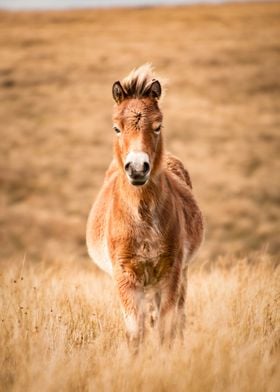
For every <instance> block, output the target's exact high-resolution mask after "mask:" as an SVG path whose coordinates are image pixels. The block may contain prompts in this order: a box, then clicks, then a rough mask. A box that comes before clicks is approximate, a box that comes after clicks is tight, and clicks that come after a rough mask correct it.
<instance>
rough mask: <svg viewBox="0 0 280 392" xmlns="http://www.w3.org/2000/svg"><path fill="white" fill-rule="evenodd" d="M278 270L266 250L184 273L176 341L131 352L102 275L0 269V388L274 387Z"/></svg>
mask: <svg viewBox="0 0 280 392" xmlns="http://www.w3.org/2000/svg"><path fill="white" fill-rule="evenodd" d="M279 281H280V268H279V267H276V265H275V264H273V263H272V261H271V260H269V259H268V258H267V257H265V256H258V258H256V259H252V260H251V261H250V262H249V261H248V260H236V259H235V260H231V263H229V261H228V260H222V259H221V260H220V261H219V262H218V263H216V264H215V265H213V264H211V265H205V266H201V267H199V268H198V267H197V268H195V266H193V268H192V269H191V271H190V279H189V295H188V304H187V309H188V310H187V314H188V317H187V319H188V322H187V328H186V336H185V339H184V341H183V342H181V341H175V344H174V347H173V348H171V349H169V348H166V347H161V348H160V349H159V347H158V345H157V342H156V340H155V339H149V337H148V340H147V342H146V344H144V346H143V347H141V350H140V352H139V354H138V355H137V356H133V355H132V354H131V353H130V351H129V349H128V347H127V344H126V339H125V336H124V328H123V323H122V318H121V314H120V309H119V304H118V303H117V299H116V295H115V291H114V289H113V286H112V283H111V281H110V280H109V278H106V277H105V276H103V275H101V273H100V275H99V274H98V273H96V271H95V270H94V268H92V269H91V268H90V266H88V265H87V264H83V263H82V265H77V263H71V262H70V263H69V264H68V265H67V264H65V263H63V264H59V263H53V264H51V265H50V264H47V265H46V264H39V265H34V263H30V264H28V263H27V264H26V265H24V266H22V265H21V266H16V265H15V266H14V267H11V268H9V269H7V270H6V271H2V273H1V276H0V314H1V320H0V322H1V328H0V347H1V357H0V358H1V359H0V361H1V362H0V389H1V390H2V391H32V392H33V391H34V392H37V391H41V392H43V391H155V392H158V391H190V392H192V391H197V392H198V391H199V392H201V391H221V392H222V391H243V392H245V391H248V392H252V391H254V392H258V391H260V392H278V391H279V388H280V374H279V371H280V329H279V327H280V291H279Z"/></svg>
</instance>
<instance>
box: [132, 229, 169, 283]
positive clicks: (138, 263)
mask: <svg viewBox="0 0 280 392" xmlns="http://www.w3.org/2000/svg"><path fill="white" fill-rule="evenodd" d="M143 232H144V233H145V234H143V235H142V236H140V238H138V239H137V241H136V244H135V246H136V249H135V257H134V258H133V260H132V261H131V269H132V270H133V273H134V274H135V276H136V278H137V281H138V283H139V284H140V285H141V286H143V287H147V286H152V285H155V284H157V283H158V282H159V281H160V280H161V279H162V278H163V276H164V275H165V274H166V272H167V271H168V269H169V268H170V264H171V262H170V259H169V258H168V257H167V256H166V254H165V252H164V242H163V239H162V238H161V235H160V233H159V232H158V231H157V230H156V229H155V228H153V227H152V228H146V230H143Z"/></svg>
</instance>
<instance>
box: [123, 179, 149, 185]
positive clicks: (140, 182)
mask: <svg viewBox="0 0 280 392" xmlns="http://www.w3.org/2000/svg"><path fill="white" fill-rule="evenodd" d="M128 179H129V182H130V183H131V185H134V186H143V185H145V184H146V182H147V181H148V179H149V177H145V178H131V177H128Z"/></svg>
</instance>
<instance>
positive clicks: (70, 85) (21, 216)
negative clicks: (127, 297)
mask: <svg viewBox="0 0 280 392" xmlns="http://www.w3.org/2000/svg"><path fill="white" fill-rule="evenodd" d="M279 21H280V4H279V3H269V2H267V3H265V2H264V3H256V4H227V5H219V6H218V5H217V6H190V7H163V8H140V9H131V10H103V11H101V10H91V11H71V12H70V11H69V12H44V13H30V12H26V13H23V12H17V13H16V12H14V13H13V12H11V13H9V12H0V59H1V61H0V137H1V139H0V140H1V143H0V189H1V197H0V239H1V247H0V325H1V327H0V390H1V391H3V392H4V391H5V392H6V391H16V392H21V391H25V390H26V391H32V392H33V391H34V392H35V391H36V392H37V391H40V392H43V391H48V392H49V391H54V392H55V391H99V390H101V391H106V392H107V391H145V392H146V391H166V392H167V391H168V392H169V391H189V392H193V391H197V392H201V391H203V392H204V391H221V392H222V391H223V392H224V391H231V392H241V391H242V392H243V391H248V392H252V391H253V392H255V391H256V392H258V391H262V392H278V391H279V390H280V368H279V363H280V329H279V328H280V313H279V312H280V310H279V309H280V287H279V281H280V271H279V254H280V241H279V217H280V209H279V204H280V203H279V201H280V200H279V195H280V189H279V172H280V160H279V149H280V143H279V129H280V72H279V69H280V68H279V64H280V23H279ZM145 62H152V63H153V64H154V66H155V68H156V70H157V71H158V73H159V75H161V76H162V77H163V78H167V80H168V83H167V86H168V88H167V93H166V96H165V98H164V100H163V102H162V110H163V113H164V131H163V132H164V133H165V144H166V147H167V148H168V150H170V151H171V152H172V153H174V154H175V155H177V156H178V157H179V158H180V159H182V161H183V162H184V164H185V165H186V167H187V168H188V170H189V172H190V174H191V177H192V182H193V184H194V191H195V195H196V197H197V199H198V201H199V204H200V206H201V209H202V211H203V214H204V217H205V221H206V226H207V232H206V239H205V244H204V246H203V248H202V250H201V252H200V254H199V255H198V258H197V263H196V264H195V263H194V265H193V266H192V267H191V270H190V279H189V295H188V308H187V312H188V322H187V324H188V325H187V328H186V336H185V341H184V342H183V344H181V343H180V342H175V346H174V348H173V349H171V350H168V349H167V348H165V347H162V348H161V349H159V347H158V346H157V343H156V340H155V339H153V338H152V337H150V339H149V340H148V342H147V343H146V344H145V345H144V346H143V347H142V349H141V352H140V353H139V355H138V356H137V357H133V356H131V354H130V352H129V350H128V348H127V346H126V341H125V332H124V328H123V322H122V319H121V315H120V310H119V305H118V301H117V298H116V293H115V291H114V287H113V285H112V282H111V281H110V280H109V278H107V277H106V276H104V275H103V274H102V273H101V272H99V271H97V269H96V268H95V267H94V265H93V264H92V263H90V261H89V258H88V256H87V252H86V247H85V225H86V218H87V214H88V212H89V209H90V206H91V203H92V201H93V199H94V197H95V196H96V194H97V192H98V190H99V188H100V186H101V184H102V179H103V175H104V172H105V170H106V168H107V166H108V164H109V162H110V160H111V157H112V139H113V135H112V133H113V131H112V128H111V127H112V124H111V108H112V103H113V102H112V97H111V86H112V84H113V82H114V81H115V80H118V79H120V78H122V77H123V76H125V75H126V74H127V73H128V72H129V71H130V70H131V69H132V68H133V67H135V66H138V65H140V64H142V63H145ZM277 266H278V267H277Z"/></svg>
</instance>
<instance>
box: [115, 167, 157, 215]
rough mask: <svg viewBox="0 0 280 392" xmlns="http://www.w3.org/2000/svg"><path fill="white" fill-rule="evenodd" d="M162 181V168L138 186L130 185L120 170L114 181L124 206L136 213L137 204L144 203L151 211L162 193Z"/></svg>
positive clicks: (141, 204)
mask: <svg viewBox="0 0 280 392" xmlns="http://www.w3.org/2000/svg"><path fill="white" fill-rule="evenodd" d="M163 183H164V173H163V172H162V170H158V171H157V172H156V173H154V174H153V175H152V176H151V178H150V179H149V181H148V183H147V184H146V185H144V186H140V187H137V186H134V185H131V184H130V183H129V181H128V179H127V177H126V175H125V173H124V172H122V171H121V170H120V171H119V174H118V177H117V182H116V191H117V193H118V197H119V199H120V201H121V203H122V205H123V206H124V208H129V210H130V211H133V210H134V209H135V212H136V213H138V210H139V206H143V205H144V206H145V208H147V209H149V210H150V211H152V210H153V209H154V208H155V206H156V205H157V202H158V198H159V197H160V195H161V194H162V184H163Z"/></svg>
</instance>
